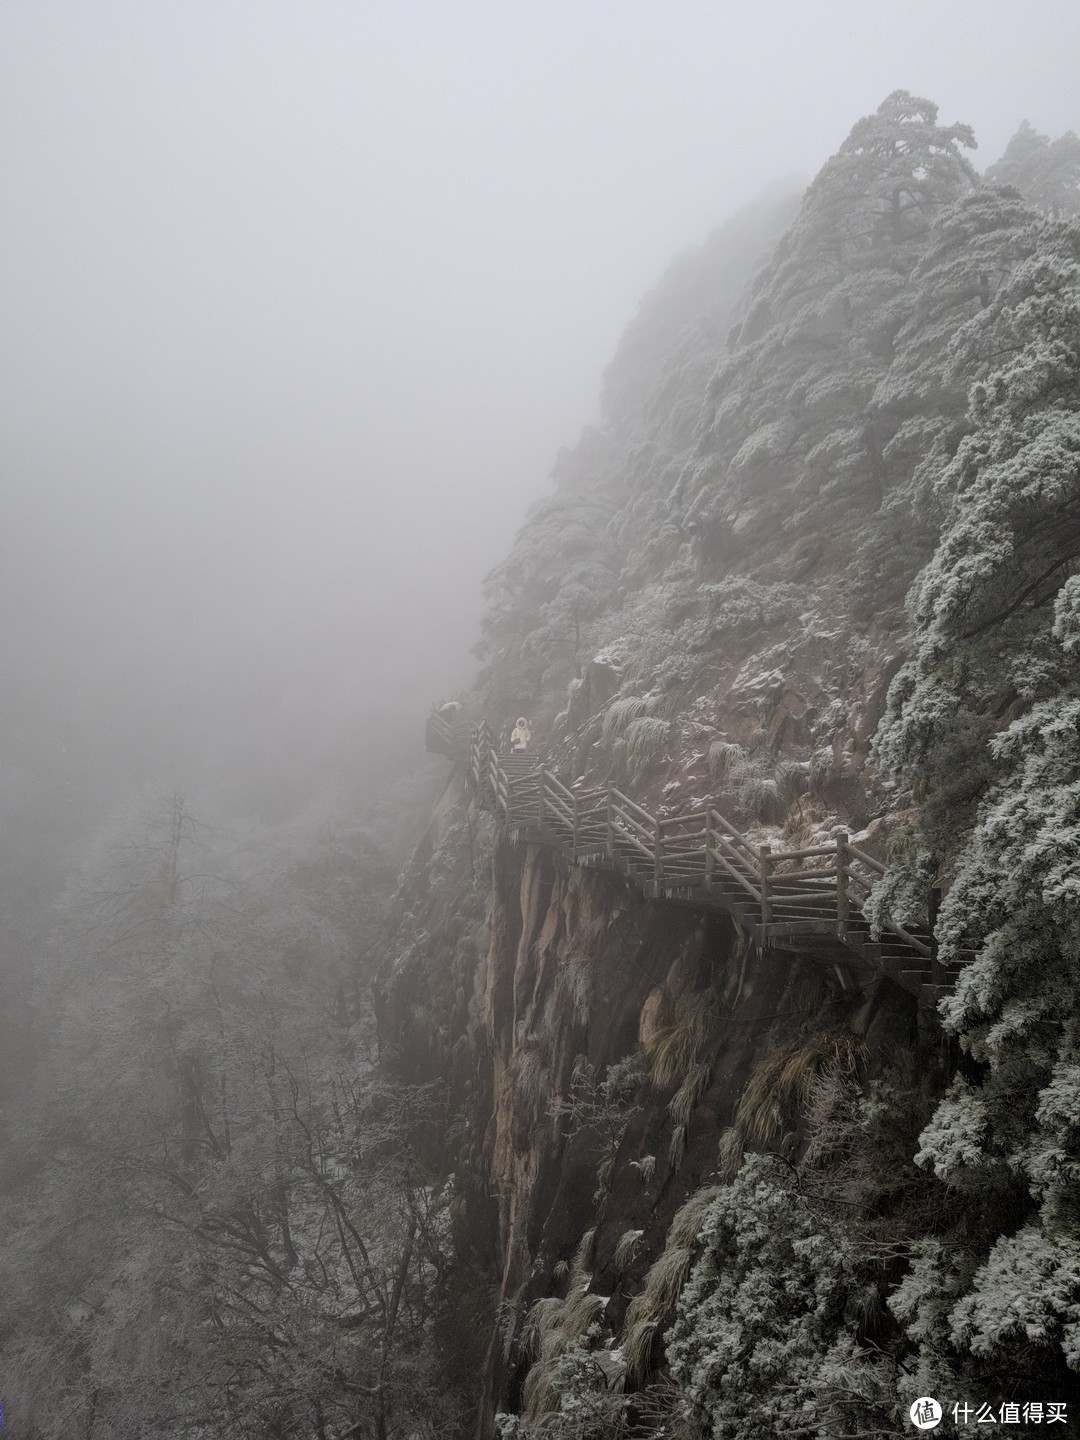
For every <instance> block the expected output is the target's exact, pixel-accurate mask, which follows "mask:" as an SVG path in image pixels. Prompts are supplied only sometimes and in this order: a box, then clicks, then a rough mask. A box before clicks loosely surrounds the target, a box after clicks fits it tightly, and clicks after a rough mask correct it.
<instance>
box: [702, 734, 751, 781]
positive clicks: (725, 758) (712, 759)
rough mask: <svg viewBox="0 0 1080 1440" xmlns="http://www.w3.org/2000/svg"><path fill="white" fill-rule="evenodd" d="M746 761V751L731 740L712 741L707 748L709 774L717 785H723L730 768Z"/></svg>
mask: <svg viewBox="0 0 1080 1440" xmlns="http://www.w3.org/2000/svg"><path fill="white" fill-rule="evenodd" d="M745 759H746V751H745V750H744V749H743V747H742V746H741V745H736V744H735V742H734V741H733V740H714V741H713V743H712V744H711V745H710V746H709V774H710V775H711V776H712V778H713V779H714V780H715V781H716V783H717V784H718V785H723V784H724V782H725V781H726V780H727V778H728V775H729V774H730V772H731V767H732V766H733V765H736V764H738V763H739V761H741V760H745Z"/></svg>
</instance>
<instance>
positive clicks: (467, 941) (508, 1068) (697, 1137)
mask: <svg viewBox="0 0 1080 1440" xmlns="http://www.w3.org/2000/svg"><path fill="white" fill-rule="evenodd" d="M399 903H400V905H401V907H402V914H401V918H400V930H399V935H400V937H401V939H402V940H404V941H405V942H406V943H405V944H404V945H403V947H402V949H401V952H400V954H399V956H398V958H397V960H396V962H395V964H394V965H393V967H392V968H391V969H389V970H388V971H387V973H386V974H385V976H384V977H383V982H382V987H381V997H382V1005H381V1033H382V1036H383V1043H384V1046H386V1047H388V1048H389V1049H390V1050H391V1051H392V1052H393V1053H394V1063H395V1066H396V1068H397V1069H398V1072H399V1073H400V1074H402V1075H403V1076H405V1077H406V1078H408V1079H410V1080H412V1081H414V1082H419V1083H424V1082H431V1081H434V1080H438V1079H442V1080H444V1081H445V1082H446V1083H447V1084H448V1085H449V1086H450V1087H451V1090H452V1092H453V1095H454V1097H455V1099H456V1101H457V1103H458V1105H459V1106H460V1107H461V1108H462V1112H463V1116H462V1118H463V1122H464V1123H463V1135H464V1137H465V1138H464V1141H463V1145H462V1148H461V1150H460V1152H459V1157H458V1162H457V1163H458V1165H459V1167H460V1168H459V1171H458V1188H459V1194H460V1197H461V1199H460V1205H459V1208H458V1212H457V1217H456V1219H457V1229H458V1235H459V1243H460V1246H461V1250H462V1253H463V1254H467V1255H468V1256H469V1257H470V1263H471V1264H472V1265H474V1266H476V1267H478V1269H479V1271H480V1272H481V1273H482V1274H483V1275H484V1277H485V1278H486V1279H487V1281H488V1282H489V1287H490V1288H489V1292H488V1294H487V1295H486V1296H485V1299H484V1303H483V1304H482V1305H480V1306H479V1312H480V1313H475V1312H474V1314H473V1316H472V1323H474V1324H477V1325H478V1326H480V1327H482V1328H483V1330H484V1332H485V1336H484V1344H483V1346H482V1349H483V1369H484V1375H483V1381H482V1385H481V1387H480V1394H481V1409H482V1416H483V1418H482V1420H481V1430H480V1433H481V1434H489V1433H491V1422H492V1417H493V1414H494V1412H495V1411H496V1410H498V1409H506V1408H510V1407H513V1406H515V1405H516V1404H518V1403H519V1402H520V1387H521V1384H522V1380H523V1377H524V1373H525V1372H526V1371H527V1369H528V1360H527V1352H526V1351H525V1350H524V1349H523V1346H522V1341H521V1332H522V1328H523V1323H524V1320H525V1317H526V1313H527V1311H528V1308H529V1306H530V1304H531V1303H532V1302H533V1301H535V1300H536V1299H538V1298H539V1297H542V1296H544V1295H547V1294H549V1293H553V1292H555V1291H557V1289H558V1287H559V1281H560V1277H561V1275H562V1274H564V1273H565V1268H566V1267H567V1266H568V1265H570V1264H571V1262H572V1260H573V1257H574V1254H575V1251H576V1250H577V1249H578V1247H579V1245H580V1243H581V1240H582V1237H583V1236H585V1235H587V1234H588V1233H589V1232H591V1240H590V1257H591V1258H590V1264H591V1266H592V1270H591V1273H592V1276H593V1283H594V1285H595V1286H597V1287H598V1293H603V1294H604V1295H606V1296H609V1297H610V1300H609V1303H608V1305H607V1307H606V1312H607V1319H608V1321H609V1323H610V1324H611V1325H612V1326H613V1327H614V1330H615V1331H616V1332H617V1330H618V1328H619V1326H620V1325H621V1324H622V1323H623V1320H624V1318H625V1311H626V1308H627V1303H628V1299H629V1297H630V1296H631V1295H632V1294H633V1293H634V1292H635V1290H636V1289H638V1288H639V1287H640V1285H641V1283H642V1281H643V1279H644V1277H645V1275H646V1273H647V1271H648V1268H649V1264H650V1263H651V1261H653V1260H655V1259H656V1258H657V1256H658V1255H660V1254H661V1253H662V1252H663V1249H664V1237H665V1234H666V1233H667V1230H668V1227H669V1225H670V1223H671V1220H672V1218H673V1216H674V1215H675V1213H676V1211H677V1210H678V1209H679V1207H680V1206H681V1205H682V1204H683V1203H684V1202H685V1201H686V1199H687V1197H688V1196H689V1195H692V1194H693V1193H694V1192H695V1191H697V1190H699V1189H700V1187H701V1186H703V1185H705V1184H706V1183H707V1182H709V1181H710V1180H712V1181H713V1182H715V1179H716V1177H717V1176H718V1175H721V1174H724V1173H728V1172H730V1170H731V1168H732V1164H733V1154H732V1145H733V1143H734V1145H735V1146H736V1147H737V1148H741V1145H742V1143H743V1140H744V1139H746V1138H748V1137H749V1134H750V1130H751V1127H753V1126H756V1127H757V1128H756V1130H755V1131H754V1134H755V1137H756V1139H757V1140H759V1141H764V1143H766V1144H768V1145H769V1146H775V1148H776V1150H777V1153H779V1154H782V1155H783V1156H784V1157H785V1158H787V1159H795V1158H797V1157H798V1156H799V1154H800V1152H801V1150H802V1149H803V1148H804V1145H805V1140H806V1136H805V1133H804V1132H805V1117H804V1116H803V1115H802V1114H801V1113H800V1112H799V1108H798V1105H797V1104H796V1103H793V1101H794V1097H792V1096H785V1095H784V1094H780V1095H779V1096H777V1097H771V1098H770V1099H769V1100H768V1102H767V1106H768V1107H769V1110H768V1114H766V1115H764V1116H762V1115H760V1114H752V1113H750V1112H749V1111H748V1108H747V1105H746V1103H745V1098H746V1095H747V1090H748V1085H750V1082H751V1080H752V1078H753V1076H754V1075H755V1073H756V1072H758V1071H760V1067H761V1062H762V1059H763V1057H765V1056H768V1055H773V1056H775V1055H782V1054H787V1053H789V1052H790V1053H795V1052H798V1051H799V1050H800V1049H806V1048H807V1047H808V1048H809V1050H810V1051H811V1053H812V1054H813V1055H815V1056H820V1057H821V1061H822V1065H824V1057H825V1055H826V1053H827V1052H828V1049H829V1045H830V1043H833V1044H835V1043H836V1042H837V1041H838V1040H840V1039H842V1040H843V1042H844V1043H845V1044H846V1045H847V1046H848V1047H849V1049H850V1053H851V1054H853V1055H854V1054H856V1053H857V1054H858V1065H859V1068H860V1071H861V1072H865V1073H880V1072H881V1071H882V1070H883V1069H884V1068H885V1067H886V1065H887V1064H888V1063H889V1062H890V1060H892V1059H894V1058H895V1055H896V1052H897V1049H898V1048H900V1049H907V1050H910V1051H913V1050H914V1049H915V1047H916V1042H917V1035H918V1025H917V1017H916V1013H915V1004H914V1001H913V1000H912V998H911V997H910V996H909V995H907V994H905V993H904V992H903V991H901V990H899V989H898V988H897V987H895V986H893V985H892V984H891V983H890V982H889V981H888V980H884V979H882V980H872V979H865V980H861V981H860V980H856V979H853V978H852V976H851V975H850V974H849V973H846V972H844V971H842V970H840V969H839V968H833V967H829V966H825V965H823V964H822V963H821V962H820V961H815V960H812V959H810V958H808V957H807V956H800V955H798V954H795V953H789V952H784V951H766V952H765V953H764V954H758V953H756V952H754V951H753V950H752V949H751V948H750V947H748V946H747V944H746V943H745V942H744V941H743V940H742V939H741V938H740V937H739V935H738V934H737V933H736V931H735V928H734V926H733V925H732V924H731V922H730V921H728V920H727V918H726V917H725V916H723V915H722V914H720V913H709V912H702V911H700V910H696V909H694V908H692V907H689V906H681V905H679V904H677V903H657V902H653V901H649V900H646V899H644V898H643V897H642V896H641V895H640V894H639V893H638V892H637V891H636V890H634V889H633V888H632V887H631V886H630V885H629V884H628V883H627V882H625V881H624V880H622V879H621V878H620V877H618V876H615V875H612V874H608V873H604V872H599V871H592V870H588V869H580V868H574V867H570V866H567V864H566V863H565V861H564V860H563V859H562V857H560V856H559V855H558V854H557V853H556V852H555V851H554V850H552V849H549V848H546V847H543V846H539V845H533V844H517V843H514V842H513V840H512V839H511V838H510V837H509V836H506V835H501V834H498V833H497V832H496V831H495V827H494V825H493V822H492V820H491V817H490V816H488V815H487V814H485V813H484V812H482V811H479V810H478V809H476V808H475V806H474V805H472V804H471V802H470V799H469V796H468V794H467V792H466V790H465V786H464V779H463V775H462V773H461V771H460V770H456V771H455V773H454V775H453V776H452V778H451V780H450V782H449V785H448V787H447V791H446V794H445V796H444V797H443V800H442V801H441V802H440V805H439V806H438V808H437V811H436V814H435V816H434V818H433V822H432V828H431V831H430V833H429V836H428V837H427V839H426V841H425V842H424V844H423V845H422V846H421V848H420V851H419V852H418V855H417V859H416V862H415V863H414V866H413V869H412V872H411V873H410V875H409V877H408V879H407V881H406V884H405V886H404V888H403V892H402V895H401V897H400V902H399ZM440 1017H450V1018H449V1023H446V1021H445V1018H440ZM634 1057H640V1059H639V1060H638V1061H637V1063H636V1064H631V1065H627V1062H628V1061H633V1060H634ZM924 1059H925V1063H927V1064H928V1065H933V1063H934V1061H933V1057H932V1056H926V1057H924ZM620 1063H621V1064H622V1065H624V1066H626V1068H627V1074H626V1083H625V1085H623V1086H621V1087H620V1089H619V1090H618V1092H617V1093H614V1094H612V1095H609V1096H604V1095H603V1094H599V1095H598V1094H597V1090H598V1086H597V1079H598V1078H599V1077H604V1076H605V1075H608V1074H610V1073H611V1070H612V1069H613V1068H614V1067H617V1066H619V1065H620ZM815 1063H816V1062H815ZM819 1068H820V1067H819ZM688 1076H689V1078H690V1080H691V1081H692V1084H691V1087H690V1090H689V1093H687V1087H686V1082H687V1078H688ZM751 1098H753V1097H751ZM722 1141H723V1142H724V1143H723V1144H722V1143H721V1142H722ZM631 1231H640V1232H641V1233H640V1235H639V1236H638V1237H637V1240H636V1242H635V1245H634V1253H633V1256H632V1257H631V1258H630V1259H629V1260H620V1261H617V1260H616V1258H615V1255H616V1250H617V1248H618V1245H619V1242H620V1240H621V1239H622V1237H624V1236H625V1235H626V1234H627V1233H628V1232H631Z"/></svg>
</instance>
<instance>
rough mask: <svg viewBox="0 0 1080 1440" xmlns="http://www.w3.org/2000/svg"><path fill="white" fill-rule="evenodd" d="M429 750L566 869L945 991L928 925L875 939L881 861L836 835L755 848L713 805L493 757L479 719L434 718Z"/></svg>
mask: <svg viewBox="0 0 1080 1440" xmlns="http://www.w3.org/2000/svg"><path fill="white" fill-rule="evenodd" d="M427 749H428V750H430V751H433V752H435V753H437V754H441V755H447V756H449V757H450V758H451V759H453V760H457V761H459V762H464V763H466V764H467V767H468V769H467V774H468V783H469V786H470V788H471V789H472V791H473V793H474V794H475V795H476V797H477V799H478V800H479V802H480V804H481V805H483V806H484V807H485V808H486V809H489V810H491V811H493V812H494V813H495V815H496V816H497V817H498V818H499V819H500V820H501V821H502V823H503V824H504V825H505V826H506V828H507V829H508V830H510V831H512V832H515V833H517V834H518V835H520V836H521V837H522V838H524V839H526V840H528V841H530V842H532V843H537V844H547V845H553V846H555V847H556V848H557V849H558V850H560V851H561V853H562V854H563V855H564V856H565V857H566V859H567V860H568V861H569V862H570V863H571V864H574V865H590V866H596V867H598V868H601V869H608V870H617V871H620V872H621V873H622V874H624V875H626V876H627V877H628V879H630V880H631V881H632V882H633V883H634V884H635V885H636V886H637V888H638V889H639V890H640V891H641V892H642V893H643V894H644V895H646V896H647V897H648V898H650V899H654V900H670V901H682V902H683V903H689V904H692V905H700V906H702V907H703V908H713V909H721V910H724V911H726V912H727V913H728V914H729V915H730V916H731V918H732V919H733V920H734V921H735V923H736V925H737V926H738V927H739V929H740V930H741V931H742V933H743V934H745V935H748V936H749V937H750V938H751V939H752V940H753V942H754V943H755V944H756V945H758V946H759V947H764V946H774V947H778V948H780V949H785V950H800V951H810V952H813V953H815V954H817V955H818V956H819V957H820V958H821V959H825V960H833V961H840V962H843V961H845V960H846V961H848V962H849V963H850V961H852V960H858V961H861V962H862V963H863V964H864V965H865V966H868V967H869V968H871V969H872V970H877V971H879V972H881V973H883V974H887V975H889V976H891V977H892V978H893V979H894V980H895V981H896V982H897V983H898V984H900V985H902V986H903V987H904V988H905V989H907V990H909V991H911V992H912V993H913V994H915V995H916V996H917V997H918V999H919V1001H920V1003H922V1004H930V1005H932V1004H935V1003H936V1001H937V1000H938V999H939V998H940V997H941V996H942V995H943V994H945V993H946V991H947V990H949V989H951V982H952V976H951V975H950V974H949V973H948V972H946V971H945V969H944V967H942V966H941V964H940V963H939V961H938V959H937V954H936V947H935V945H934V942H933V936H932V933H931V930H930V927H929V924H922V925H900V924H893V923H889V924H887V925H886V926H885V927H884V929H883V930H882V932H881V934H880V935H879V936H878V937H877V938H875V937H874V936H873V934H872V931H871V925H870V921H869V920H868V919H867V917H866V916H865V915H864V913H863V908H862V907H863V905H864V904H865V903H866V899H867V897H868V895H869V894H870V891H871V888H872V887H873V885H874V883H875V881H876V880H877V879H878V878H879V877H880V876H881V875H883V874H884V873H885V866H884V865H882V864H881V862H880V861H878V860H875V859H874V857H873V856H872V855H868V854H867V853H866V851H865V850H861V849H860V848H859V847H858V846H857V845H855V844H853V843H852V841H851V840H850V839H849V838H848V837H847V835H846V834H844V833H841V834H839V835H837V837H836V839H835V840H832V841H830V842H829V843H828V844H824V845H810V846H804V847H802V848H800V849H794V850H774V849H772V848H771V847H770V846H768V845H754V844H752V843H751V842H750V841H749V840H748V839H747V838H746V836H745V835H743V834H742V833H741V832H740V831H739V830H737V829H736V827H735V826H734V825H733V824H732V823H731V821H730V820H727V819H726V818H725V817H724V816H723V815H721V813H720V812H719V810H717V809H715V808H714V807H713V806H711V805H706V806H705V807H704V808H702V809H697V810H691V811H687V812H685V813H684V814H681V815H669V816H664V817H663V818H659V817H657V816H655V815H652V814H650V813H649V811H648V810H645V809H644V808H643V807H642V806H641V805H639V804H637V802H636V801H634V800H632V799H631V798H630V797H629V796H628V795H624V794H623V793H622V791H621V790H618V789H616V787H615V786H614V785H606V786H604V787H602V788H599V789H593V790H570V789H568V788H567V787H566V786H565V785H563V784H562V782H561V781H560V780H558V779H557V778H556V777H555V776H554V775H553V774H552V773H551V771H550V770H548V769H546V768H545V767H544V766H543V765H542V764H541V763H540V761H539V759H538V757H537V756H536V755H532V754H510V755H505V754H500V753H499V750H498V747H497V746H496V744H495V740H494V736H493V735H492V732H491V729H490V727H489V725H488V724H487V722H486V721H483V722H482V723H481V724H479V725H476V726H472V725H470V724H469V723H468V722H467V721H464V720H461V719H457V718H451V719H447V718H444V717H443V716H442V715H440V714H438V713H435V714H433V715H431V716H430V717H429V720H428V725H427Z"/></svg>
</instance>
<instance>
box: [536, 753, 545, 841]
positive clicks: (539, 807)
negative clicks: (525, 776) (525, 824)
mask: <svg viewBox="0 0 1080 1440" xmlns="http://www.w3.org/2000/svg"><path fill="white" fill-rule="evenodd" d="M545 774H546V771H545V770H544V767H543V766H542V765H541V766H540V792H539V797H538V799H537V802H536V819H537V824H538V825H539V826H540V829H541V830H542V829H543V828H544V776H545Z"/></svg>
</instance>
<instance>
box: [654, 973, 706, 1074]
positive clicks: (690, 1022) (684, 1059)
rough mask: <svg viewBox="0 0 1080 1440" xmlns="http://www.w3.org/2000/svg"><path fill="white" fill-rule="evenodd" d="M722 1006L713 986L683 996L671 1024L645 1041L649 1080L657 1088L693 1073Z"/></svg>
mask: <svg viewBox="0 0 1080 1440" xmlns="http://www.w3.org/2000/svg"><path fill="white" fill-rule="evenodd" d="M721 1007H722V1001H721V997H720V994H719V992H718V991H717V990H716V989H715V988H713V987H710V988H709V989H708V990H699V991H697V992H695V993H694V994H692V995H682V996H680V997H679V1000H678V1002H677V1004H676V1007H675V1016H674V1018H673V1019H672V1021H671V1023H670V1024H668V1025H663V1026H661V1027H660V1028H659V1029H658V1030H657V1031H656V1032H655V1033H654V1034H653V1035H652V1036H650V1038H649V1040H648V1041H647V1042H646V1044H645V1060H646V1063H647V1064H648V1067H649V1079H650V1080H651V1081H652V1083H653V1084H654V1085H655V1086H656V1087H657V1089H660V1090H662V1089H664V1088H665V1086H668V1085H671V1084H673V1083H674V1082H675V1081H676V1080H682V1079H684V1078H685V1077H686V1076H687V1075H688V1074H689V1072H690V1069H691V1067H692V1066H693V1064H694V1062H695V1060H696V1059H697V1057H698V1052H699V1051H700V1049H701V1047H702V1046H703V1045H704V1044H705V1042H706V1040H707V1039H708V1038H709V1035H710V1034H711V1032H712V1030H713V1028H714V1026H715V1024H716V1022H717V1021H718V1019H719V1017H720V1014H721Z"/></svg>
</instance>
